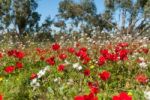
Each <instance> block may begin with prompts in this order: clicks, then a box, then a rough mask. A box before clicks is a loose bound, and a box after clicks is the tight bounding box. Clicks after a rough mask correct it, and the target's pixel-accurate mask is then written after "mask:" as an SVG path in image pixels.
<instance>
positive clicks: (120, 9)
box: [0, 0, 150, 36]
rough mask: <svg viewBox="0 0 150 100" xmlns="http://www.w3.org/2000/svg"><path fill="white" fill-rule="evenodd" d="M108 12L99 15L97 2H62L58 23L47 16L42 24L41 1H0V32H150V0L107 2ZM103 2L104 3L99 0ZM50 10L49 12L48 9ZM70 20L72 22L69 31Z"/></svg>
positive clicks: (111, 0) (107, 0) (88, 0)
mask: <svg viewBox="0 0 150 100" xmlns="http://www.w3.org/2000/svg"><path fill="white" fill-rule="evenodd" d="M104 2H105V3H104V4H105V11H104V12H103V13H99V12H97V6H96V4H95V2H94V0H80V1H79V2H76V1H75V0H62V1H60V2H59V8H58V14H57V15H56V18H57V20H54V19H51V17H47V18H46V19H45V21H44V22H43V23H42V24H41V25H39V21H40V19H41V15H40V14H39V13H38V12H37V11H36V9H37V7H38V5H40V4H39V3H38V0H0V32H8V33H9V32H14V33H17V34H19V35H25V34H31V35H32V34H33V33H42V34H49V35H51V32H52V30H54V29H53V28H52V25H53V26H54V27H57V28H59V29H60V32H66V31H68V32H70V33H71V32H72V31H73V28H78V29H79V31H80V32H83V33H87V34H88V35H89V36H91V35H92V33H93V32H96V33H98V34H100V33H101V32H102V31H105V32H108V33H109V32H110V33H112V32H114V33H119V34H132V35H143V34H148V33H149V29H150V23H149V21H150V0H104ZM99 3H101V0H99ZM47 10H49V9H47ZM68 21H70V22H71V26H70V27H69V29H68V28H67V24H68Z"/></svg>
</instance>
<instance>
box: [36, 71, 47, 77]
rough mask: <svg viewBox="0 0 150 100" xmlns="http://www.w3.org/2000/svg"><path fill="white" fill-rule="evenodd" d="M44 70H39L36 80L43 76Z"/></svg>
mask: <svg viewBox="0 0 150 100" xmlns="http://www.w3.org/2000/svg"><path fill="white" fill-rule="evenodd" d="M45 72H46V71H45V70H40V71H39V72H38V73H37V77H38V78H41V77H42V76H43V75H44V74H45Z"/></svg>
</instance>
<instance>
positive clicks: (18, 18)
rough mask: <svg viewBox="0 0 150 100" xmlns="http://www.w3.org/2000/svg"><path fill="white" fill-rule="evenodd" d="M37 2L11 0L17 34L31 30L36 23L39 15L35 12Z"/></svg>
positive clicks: (31, 0)
mask: <svg viewBox="0 0 150 100" xmlns="http://www.w3.org/2000/svg"><path fill="white" fill-rule="evenodd" d="M37 7H38V4H37V2H36V1H35V0H14V1H13V9H14V10H13V16H14V22H15V26H17V29H18V31H19V34H21V35H22V34H24V33H25V31H26V32H32V31H33V30H34V28H35V27H36V26H37V25H38V21H39V20H40V15H39V14H38V12H36V11H35V10H36V8H37Z"/></svg>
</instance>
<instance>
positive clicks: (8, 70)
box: [4, 66, 15, 73]
mask: <svg viewBox="0 0 150 100" xmlns="http://www.w3.org/2000/svg"><path fill="white" fill-rule="evenodd" d="M14 70H15V67H14V66H7V67H5V69H4V71H5V72H6V73H12V72H13V71H14Z"/></svg>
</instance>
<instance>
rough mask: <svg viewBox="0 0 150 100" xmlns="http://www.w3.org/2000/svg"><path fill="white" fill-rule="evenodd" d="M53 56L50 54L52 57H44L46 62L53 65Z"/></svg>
mask: <svg viewBox="0 0 150 100" xmlns="http://www.w3.org/2000/svg"><path fill="white" fill-rule="evenodd" d="M54 59H55V58H54V57H53V56H52V57H49V58H47V59H46V62H47V63H48V64H49V65H54V64H55V60H54Z"/></svg>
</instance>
